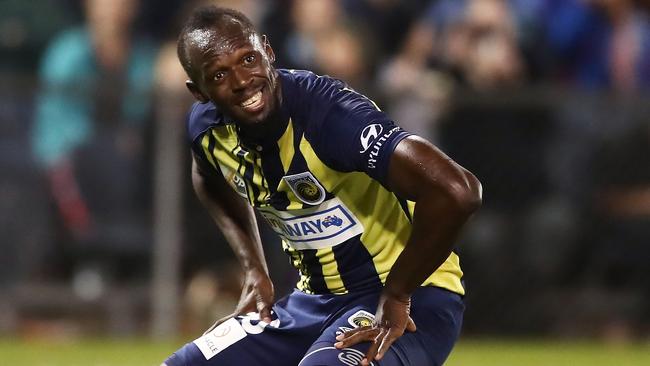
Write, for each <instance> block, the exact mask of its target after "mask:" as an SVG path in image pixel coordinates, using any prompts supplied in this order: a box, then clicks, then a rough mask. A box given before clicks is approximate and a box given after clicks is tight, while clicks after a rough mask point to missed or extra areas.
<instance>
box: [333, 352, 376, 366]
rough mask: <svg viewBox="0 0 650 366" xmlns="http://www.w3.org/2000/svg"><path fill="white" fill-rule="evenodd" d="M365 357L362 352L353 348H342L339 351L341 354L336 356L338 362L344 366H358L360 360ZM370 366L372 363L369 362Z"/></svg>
mask: <svg viewBox="0 0 650 366" xmlns="http://www.w3.org/2000/svg"><path fill="white" fill-rule="evenodd" d="M365 357H366V355H365V354H363V352H361V351H359V350H358V349H354V348H344V349H342V350H341V353H339V356H338V358H339V361H341V362H342V363H343V364H344V365H346V366H355V365H360V364H361V360H363V359H364V358H365ZM370 365H374V363H372V362H371V363H370Z"/></svg>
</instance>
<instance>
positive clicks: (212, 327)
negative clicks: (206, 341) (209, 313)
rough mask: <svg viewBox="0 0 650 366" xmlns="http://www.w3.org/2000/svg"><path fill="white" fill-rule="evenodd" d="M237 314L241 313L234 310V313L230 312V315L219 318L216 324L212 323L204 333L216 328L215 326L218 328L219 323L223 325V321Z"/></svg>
mask: <svg viewBox="0 0 650 366" xmlns="http://www.w3.org/2000/svg"><path fill="white" fill-rule="evenodd" d="M237 315H239V314H238V313H237V312H234V313H232V314H230V315H228V316H224V317H223V318H221V319H219V320H217V321H216V322H214V324H212V325H211V326H210V328H208V329H207V330H206V331H205V332H203V335H206V334H208V333H210V332H212V331H213V330H214V328H216V327H218V326H219V325H221V323H223V322H225V321H226V320H228V319H230V318H234V317H236V316H237Z"/></svg>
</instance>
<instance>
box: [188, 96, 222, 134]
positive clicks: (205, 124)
mask: <svg viewBox="0 0 650 366" xmlns="http://www.w3.org/2000/svg"><path fill="white" fill-rule="evenodd" d="M222 123H223V116H222V114H221V113H220V112H219V110H218V109H217V107H216V106H215V105H214V104H212V103H210V102H209V103H199V102H195V103H194V104H193V105H192V107H191V108H190V111H189V113H188V115H187V133H188V138H189V140H190V143H194V141H196V139H197V138H199V136H201V135H203V133H204V132H205V131H207V130H208V129H209V128H210V127H212V126H216V125H219V124H222Z"/></svg>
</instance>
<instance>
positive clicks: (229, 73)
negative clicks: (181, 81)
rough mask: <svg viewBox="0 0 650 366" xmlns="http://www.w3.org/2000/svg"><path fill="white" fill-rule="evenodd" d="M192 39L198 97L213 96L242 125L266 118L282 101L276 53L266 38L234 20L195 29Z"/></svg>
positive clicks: (191, 51)
mask: <svg viewBox="0 0 650 366" xmlns="http://www.w3.org/2000/svg"><path fill="white" fill-rule="evenodd" d="M190 39H191V41H190V45H189V52H190V58H191V62H192V64H193V65H194V70H195V71H196V72H195V75H194V78H195V80H194V82H195V83H196V89H198V91H199V93H200V94H201V95H199V96H198V97H203V98H204V99H209V100H211V101H212V102H213V103H215V104H216V105H217V106H218V107H219V109H220V110H221V111H222V112H224V114H226V115H227V116H229V117H231V118H233V119H234V120H235V121H236V122H237V123H241V124H242V125H255V124H258V123H262V122H264V121H265V120H266V118H268V116H269V115H270V114H271V113H272V112H273V111H274V110H275V109H276V108H277V106H278V104H279V102H278V99H279V98H278V92H279V88H278V85H277V81H276V76H275V71H274V69H273V68H272V67H271V63H272V62H273V59H274V55H273V50H272V49H271V47H270V46H269V44H268V42H266V38H265V37H260V36H259V35H257V34H255V33H250V32H245V31H242V29H241V26H240V25H239V23H236V22H233V24H232V25H230V26H227V27H225V29H223V30H220V31H219V32H216V31H214V30H198V31H195V32H192V33H190ZM190 89H191V88H190ZM193 92H194V94H195V95H196V92H195V91H193ZM199 99H201V98H199Z"/></svg>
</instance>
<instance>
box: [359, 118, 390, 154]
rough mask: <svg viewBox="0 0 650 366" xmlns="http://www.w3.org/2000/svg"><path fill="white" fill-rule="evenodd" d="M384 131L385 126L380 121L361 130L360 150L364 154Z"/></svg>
mask: <svg viewBox="0 0 650 366" xmlns="http://www.w3.org/2000/svg"><path fill="white" fill-rule="evenodd" d="M383 131H384V128H383V127H382V126H381V125H380V124H378V123H374V124H371V125H368V126H366V128H364V129H363V131H361V137H360V141H361V151H359V152H360V153H362V154H363V153H364V152H366V151H367V150H368V149H369V148H370V146H372V143H373V142H374V141H375V140H376V139H377V137H378V136H379V135H381V133H382V132H383Z"/></svg>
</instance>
